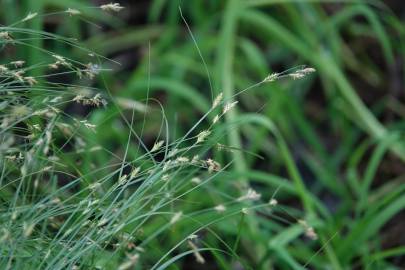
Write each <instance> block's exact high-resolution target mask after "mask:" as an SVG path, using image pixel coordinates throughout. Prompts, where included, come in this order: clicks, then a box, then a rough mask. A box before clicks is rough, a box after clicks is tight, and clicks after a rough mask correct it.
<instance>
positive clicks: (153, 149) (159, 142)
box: [150, 141, 165, 152]
mask: <svg viewBox="0 0 405 270" xmlns="http://www.w3.org/2000/svg"><path fill="white" fill-rule="evenodd" d="M164 143H165V141H158V142H155V144H154V145H153V147H152V150H150V151H151V152H156V151H157V150H159V149H160V147H162V145H163V144H164Z"/></svg>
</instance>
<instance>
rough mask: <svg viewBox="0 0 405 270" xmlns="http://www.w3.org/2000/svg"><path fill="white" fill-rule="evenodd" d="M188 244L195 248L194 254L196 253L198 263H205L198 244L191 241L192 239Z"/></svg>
mask: <svg viewBox="0 0 405 270" xmlns="http://www.w3.org/2000/svg"><path fill="white" fill-rule="evenodd" d="M188 245H189V246H190V248H191V249H192V250H193V254H194V257H195V260H196V261H197V262H198V263H201V264H204V263H205V260H204V257H203V256H202V255H201V254H200V252H199V251H198V248H197V246H196V245H195V244H194V243H193V242H191V241H190V240H189V241H188Z"/></svg>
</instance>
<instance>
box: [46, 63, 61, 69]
mask: <svg viewBox="0 0 405 270" xmlns="http://www.w3.org/2000/svg"><path fill="white" fill-rule="evenodd" d="M48 67H49V68H51V69H58V68H59V62H55V63H52V64H49V65H48Z"/></svg>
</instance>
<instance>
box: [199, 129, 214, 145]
mask: <svg viewBox="0 0 405 270" xmlns="http://www.w3.org/2000/svg"><path fill="white" fill-rule="evenodd" d="M210 134H211V131H209V130H203V131H201V132H200V133H199V134H198V135H197V143H201V142H203V141H204V140H205V139H206V138H207V137H208V136H209V135H210Z"/></svg>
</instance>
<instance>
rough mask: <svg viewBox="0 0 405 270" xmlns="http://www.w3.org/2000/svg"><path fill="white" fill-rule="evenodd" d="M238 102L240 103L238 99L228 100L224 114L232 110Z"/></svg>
mask: <svg viewBox="0 0 405 270" xmlns="http://www.w3.org/2000/svg"><path fill="white" fill-rule="evenodd" d="M236 104H238V101H234V102H228V103H227V104H225V106H224V109H223V110H222V114H226V113H227V112H229V111H230V110H232V108H233V107H235V106H236Z"/></svg>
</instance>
